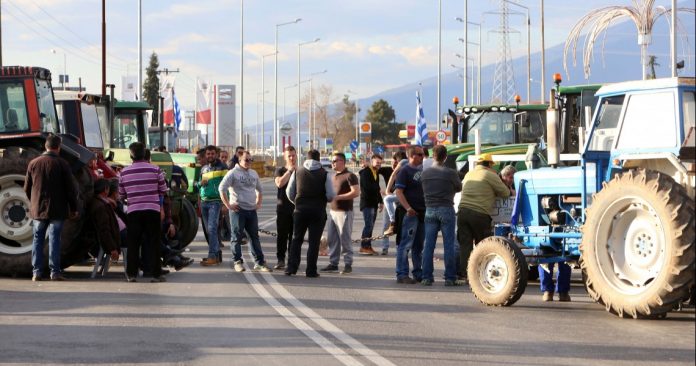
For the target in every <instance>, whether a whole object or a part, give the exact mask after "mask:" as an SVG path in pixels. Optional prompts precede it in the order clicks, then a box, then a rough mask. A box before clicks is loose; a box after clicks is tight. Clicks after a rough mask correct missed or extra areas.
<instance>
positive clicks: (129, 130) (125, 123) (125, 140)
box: [111, 113, 138, 149]
mask: <svg viewBox="0 0 696 366" xmlns="http://www.w3.org/2000/svg"><path fill="white" fill-rule="evenodd" d="M136 141H138V116H137V115H136V114H135V113H123V114H119V115H116V116H114V130H113V134H112V138H111V147H112V148H114V149H126V148H128V146H129V145H130V144H131V143H133V142H136Z"/></svg>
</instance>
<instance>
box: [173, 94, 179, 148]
mask: <svg viewBox="0 0 696 366" xmlns="http://www.w3.org/2000/svg"><path fill="white" fill-rule="evenodd" d="M172 98H173V99H174V137H178V135H179V126H180V125H181V109H179V100H178V99H176V93H175V92H174V88H172Z"/></svg>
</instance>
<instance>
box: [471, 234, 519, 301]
mask: <svg viewBox="0 0 696 366" xmlns="http://www.w3.org/2000/svg"><path fill="white" fill-rule="evenodd" d="M467 276H468V277H469V286H470V287H471V291H472V292H473V293H474V296H476V298H477V299H479V301H481V302H482V303H484V304H486V305H490V306H510V305H512V304H514V303H515V302H517V300H519V299H520V297H522V294H523V293H524V290H525V289H526V287H527V276H528V265H527V262H526V260H525V258H524V254H522V251H521V250H520V248H518V247H517V245H515V243H513V242H511V241H510V240H508V239H506V238H503V237H499V236H491V237H488V238H486V239H483V240H482V241H481V242H479V243H478V244H477V245H476V247H475V248H474V250H473V252H471V257H470V258H469V265H468V269H467Z"/></svg>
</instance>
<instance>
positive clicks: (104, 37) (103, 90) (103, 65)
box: [101, 0, 106, 98]
mask: <svg viewBox="0 0 696 366" xmlns="http://www.w3.org/2000/svg"><path fill="white" fill-rule="evenodd" d="M101 95H102V98H106V0H102V90H101Z"/></svg>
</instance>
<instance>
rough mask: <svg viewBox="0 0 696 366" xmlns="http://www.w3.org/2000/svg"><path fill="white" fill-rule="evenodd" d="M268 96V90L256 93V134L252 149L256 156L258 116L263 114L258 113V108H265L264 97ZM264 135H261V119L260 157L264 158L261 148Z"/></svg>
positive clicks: (262, 148) (263, 150)
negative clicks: (254, 150)
mask: <svg viewBox="0 0 696 366" xmlns="http://www.w3.org/2000/svg"><path fill="white" fill-rule="evenodd" d="M266 94H268V90H265V91H263V92H257V93H256V128H255V130H256V133H255V134H254V137H255V139H254V145H255V146H254V148H255V149H256V150H257V152H256V154H258V149H259V134H258V133H259V116H260V115H263V112H259V108H261V110H263V109H264V108H265V107H266V104H265V96H266ZM259 99H260V101H259ZM264 137H265V136H264V134H263V117H262V118H261V156H262V157H264V158H265V149H264V146H263V139H264Z"/></svg>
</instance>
